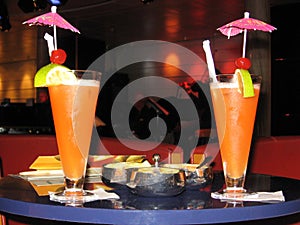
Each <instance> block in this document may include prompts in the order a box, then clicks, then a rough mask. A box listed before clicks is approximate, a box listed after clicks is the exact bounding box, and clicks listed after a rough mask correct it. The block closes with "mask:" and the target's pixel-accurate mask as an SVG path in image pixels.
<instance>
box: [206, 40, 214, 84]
mask: <svg viewBox="0 0 300 225" xmlns="http://www.w3.org/2000/svg"><path fill="white" fill-rule="evenodd" d="M209 43H210V42H209V40H204V41H203V49H204V52H205V55H206V62H207V67H208V74H209V77H210V78H211V79H212V81H213V82H217V78H216V69H215V64H214V59H213V57H212V54H211V50H210V45H209Z"/></svg>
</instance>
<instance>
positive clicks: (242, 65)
mask: <svg viewBox="0 0 300 225" xmlns="http://www.w3.org/2000/svg"><path fill="white" fill-rule="evenodd" d="M234 63H235V65H236V67H237V68H238V69H244V70H248V69H249V68H250V67H251V61H250V59H248V58H244V57H240V58H237V59H236V60H235V62H234Z"/></svg>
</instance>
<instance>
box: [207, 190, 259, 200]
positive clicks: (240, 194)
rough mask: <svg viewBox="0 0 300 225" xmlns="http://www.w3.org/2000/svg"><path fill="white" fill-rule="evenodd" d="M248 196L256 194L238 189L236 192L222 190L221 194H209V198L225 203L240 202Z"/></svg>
mask: <svg viewBox="0 0 300 225" xmlns="http://www.w3.org/2000/svg"><path fill="white" fill-rule="evenodd" d="M250 195H256V193H251V192H247V191H246V189H238V190H232V189H231V190H227V189H224V190H223V192H213V193H211V197H212V198H214V199H220V200H221V201H226V202H231V203H232V202H234V203H237V202H242V201H243V200H244V199H245V198H247V197H248V196H250Z"/></svg>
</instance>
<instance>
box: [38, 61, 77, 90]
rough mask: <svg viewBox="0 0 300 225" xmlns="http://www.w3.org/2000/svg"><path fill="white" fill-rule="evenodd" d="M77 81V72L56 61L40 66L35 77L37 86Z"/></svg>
mask: <svg viewBox="0 0 300 225" xmlns="http://www.w3.org/2000/svg"><path fill="white" fill-rule="evenodd" d="M67 71H68V72H67ZM75 82H77V78H76V76H75V74H73V73H72V72H70V69H69V68H67V67H65V66H63V65H59V64H54V63H51V64H48V65H46V66H43V67H42V68H40V69H39V70H38V71H37V73H36V74H35V77H34V86H35V87H47V86H51V85H58V84H72V83H75Z"/></svg>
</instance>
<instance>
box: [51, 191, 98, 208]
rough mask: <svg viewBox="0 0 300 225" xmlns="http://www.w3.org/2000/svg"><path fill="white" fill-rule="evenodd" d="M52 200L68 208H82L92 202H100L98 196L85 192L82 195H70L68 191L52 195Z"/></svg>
mask: <svg viewBox="0 0 300 225" xmlns="http://www.w3.org/2000/svg"><path fill="white" fill-rule="evenodd" d="M50 200H51V201H54V202H59V203H64V204H66V205H67V206H82V205H83V203H85V202H92V201H96V200H99V197H98V196H97V195H96V194H93V193H91V192H88V191H83V192H82V193H80V195H79V194H78V193H77V194H68V193H66V191H63V192H58V193H50Z"/></svg>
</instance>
